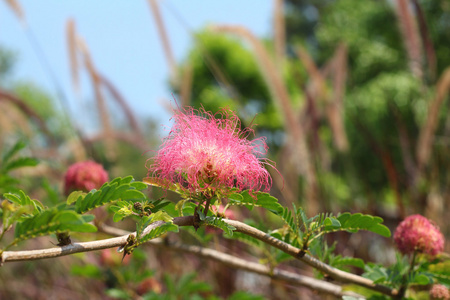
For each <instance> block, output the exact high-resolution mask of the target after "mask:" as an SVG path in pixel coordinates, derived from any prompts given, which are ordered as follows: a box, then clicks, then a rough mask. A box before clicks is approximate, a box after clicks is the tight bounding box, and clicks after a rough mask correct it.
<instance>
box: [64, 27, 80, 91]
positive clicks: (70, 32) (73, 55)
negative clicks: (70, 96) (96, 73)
mask: <svg viewBox="0 0 450 300" xmlns="http://www.w3.org/2000/svg"><path fill="white" fill-rule="evenodd" d="M66 41H67V50H68V52H69V62H70V74H71V78H72V85H73V88H74V90H75V92H76V93H79V92H80V85H79V62H78V56H77V37H76V30H75V21H74V20H73V19H69V20H68V21H67V23H66Z"/></svg>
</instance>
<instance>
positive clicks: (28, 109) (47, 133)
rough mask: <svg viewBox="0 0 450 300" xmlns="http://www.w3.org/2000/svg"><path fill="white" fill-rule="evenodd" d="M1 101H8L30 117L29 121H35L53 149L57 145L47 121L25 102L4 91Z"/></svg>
mask: <svg viewBox="0 0 450 300" xmlns="http://www.w3.org/2000/svg"><path fill="white" fill-rule="evenodd" d="M0 101H8V102H10V103H12V104H14V106H16V107H17V108H19V110H20V111H22V112H23V113H24V114H25V115H26V116H27V117H28V119H30V120H33V121H34V122H35V123H36V125H37V126H38V128H39V130H40V131H41V132H42V133H43V134H44V135H45V136H46V137H47V139H48V141H49V142H50V145H51V146H52V147H53V146H55V145H56V140H55V138H54V136H53V134H52V133H51V132H50V130H49V129H48V127H47V124H46V123H45V121H44V120H43V119H42V118H41V117H40V116H39V115H38V114H37V113H36V112H35V111H34V109H32V108H31V107H30V106H28V104H26V103H25V101H23V100H22V99H20V98H18V97H17V96H15V95H13V94H11V93H8V92H6V91H3V90H0Z"/></svg>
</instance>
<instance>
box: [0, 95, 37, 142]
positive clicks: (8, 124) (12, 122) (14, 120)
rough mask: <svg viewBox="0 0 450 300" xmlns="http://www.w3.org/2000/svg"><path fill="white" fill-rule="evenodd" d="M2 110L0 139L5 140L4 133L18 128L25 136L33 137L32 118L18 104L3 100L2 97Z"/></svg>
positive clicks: (0, 108) (0, 110) (0, 104)
mask: <svg viewBox="0 0 450 300" xmlns="http://www.w3.org/2000/svg"><path fill="white" fill-rule="evenodd" d="M0 112H1V114H2V117H1V118H0V141H4V140H5V136H4V135H7V134H8V133H10V132H14V131H16V130H17V128H19V129H20V130H21V132H23V133H24V134H25V136H28V137H31V135H32V130H31V127H30V123H29V120H30V119H29V118H28V117H27V116H26V115H25V114H24V113H23V112H22V111H21V110H20V109H19V108H18V107H17V106H16V105H14V104H13V103H12V102H9V101H1V99H0ZM0 148H1V144H0Z"/></svg>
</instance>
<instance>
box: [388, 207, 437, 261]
mask: <svg viewBox="0 0 450 300" xmlns="http://www.w3.org/2000/svg"><path fill="white" fill-rule="evenodd" d="M394 241H395V244H396V245H397V248H398V249H399V250H400V252H402V253H403V254H411V253H413V252H415V251H417V252H419V253H424V254H428V255H431V256H435V255H437V254H439V253H440V252H442V251H443V250H444V236H443V235H442V233H441V232H440V231H439V228H438V227H437V226H435V225H434V224H432V223H431V222H430V221H429V220H428V219H427V218H425V217H423V216H421V215H412V216H409V217H407V218H406V219H405V220H403V221H402V222H401V223H400V224H399V225H398V227H397V229H396V230H395V233H394Z"/></svg>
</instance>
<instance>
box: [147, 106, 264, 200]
mask: <svg viewBox="0 0 450 300" xmlns="http://www.w3.org/2000/svg"><path fill="white" fill-rule="evenodd" d="M174 120H175V123H174V125H173V127H172V130H171V131H170V133H169V135H168V136H167V137H166V138H165V139H164V142H163V144H162V146H161V148H160V150H159V151H158V153H157V155H156V156H155V157H154V158H153V163H152V164H151V165H150V167H149V176H151V177H153V178H157V179H159V180H161V181H162V182H166V185H169V184H173V183H178V184H180V185H181V186H182V187H184V188H187V189H188V191H189V192H191V193H209V192H212V193H215V192H220V193H222V194H226V193H227V192H228V191H230V189H231V188H233V187H234V188H237V189H238V190H243V189H249V190H259V189H261V188H263V189H264V190H265V191H267V190H269V189H270V187H271V184H272V181H271V177H270V175H269V173H268V171H267V170H266V169H265V168H264V165H265V164H269V163H268V161H267V160H266V159H263V158H261V157H262V156H263V155H265V154H266V153H267V145H266V142H265V138H263V137H261V138H257V139H254V140H252V141H250V140H248V139H247V137H248V135H249V134H251V133H253V130H252V129H250V128H246V129H244V130H241V128H240V127H241V123H240V120H239V118H238V117H237V116H236V114H235V113H233V112H231V111H228V110H222V111H221V112H220V113H218V114H216V115H213V114H211V113H210V112H206V111H205V110H204V109H200V110H198V111H197V110H194V109H193V108H189V109H187V110H184V111H178V112H176V114H175V116H174ZM269 165H270V164H269Z"/></svg>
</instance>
